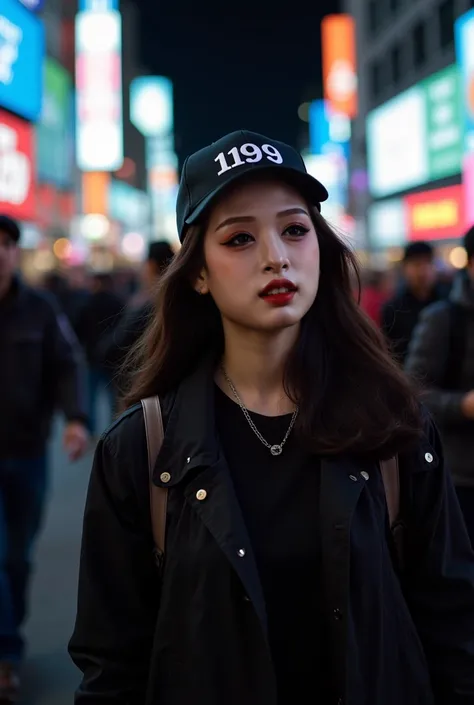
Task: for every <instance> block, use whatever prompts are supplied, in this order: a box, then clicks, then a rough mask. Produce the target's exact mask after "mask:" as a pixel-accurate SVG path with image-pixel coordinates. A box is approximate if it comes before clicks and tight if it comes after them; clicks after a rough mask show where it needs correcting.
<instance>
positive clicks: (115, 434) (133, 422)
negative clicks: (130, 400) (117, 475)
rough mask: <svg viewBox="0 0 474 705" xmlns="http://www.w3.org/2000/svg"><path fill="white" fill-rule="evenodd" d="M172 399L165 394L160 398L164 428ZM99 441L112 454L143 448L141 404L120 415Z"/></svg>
mask: <svg viewBox="0 0 474 705" xmlns="http://www.w3.org/2000/svg"><path fill="white" fill-rule="evenodd" d="M173 398H174V395H172V394H167V395H165V396H164V397H163V398H160V405H161V411H162V415H163V425H164V426H165V428H166V421H167V417H168V414H169V409H170V404H171V403H172V399H173ZM100 441H101V442H102V443H103V444H104V445H105V446H106V447H107V448H108V450H109V451H110V452H112V453H113V454H116V453H118V452H120V453H123V452H126V451H127V450H129V451H131V452H133V451H134V450H137V449H138V448H142V447H144V445H145V444H146V435H145V419H144V416H143V408H142V405H141V403H140V402H138V403H137V404H134V405H133V406H131V407H130V408H129V409H127V410H126V411H124V412H123V413H122V414H120V416H118V417H117V418H116V419H115V421H113V422H112V423H111V425H110V426H109V427H108V428H107V429H106V430H105V431H104V433H103V434H102V435H101V437H100Z"/></svg>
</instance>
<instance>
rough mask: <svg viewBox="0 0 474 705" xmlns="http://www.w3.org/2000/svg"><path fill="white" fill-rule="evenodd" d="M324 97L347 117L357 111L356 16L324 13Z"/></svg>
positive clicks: (333, 108) (332, 106)
mask: <svg viewBox="0 0 474 705" xmlns="http://www.w3.org/2000/svg"><path fill="white" fill-rule="evenodd" d="M321 43H322V60H323V87H324V97H325V99H326V100H327V102H328V104H329V106H330V108H331V109H332V110H333V111H334V112H336V113H342V114H343V115H347V117H349V118H355V117H356V115H357V108H358V100H357V65H356V30H355V20H354V18H353V17H351V16H350V15H346V14H340V15H327V16H326V17H324V19H323V21H322V22H321Z"/></svg>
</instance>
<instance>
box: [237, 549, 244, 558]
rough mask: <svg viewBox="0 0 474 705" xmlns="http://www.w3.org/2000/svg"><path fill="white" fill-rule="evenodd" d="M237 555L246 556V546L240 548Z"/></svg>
mask: <svg viewBox="0 0 474 705" xmlns="http://www.w3.org/2000/svg"><path fill="white" fill-rule="evenodd" d="M237 555H238V557H239V558H243V557H244V556H245V548H239V550H238V551H237Z"/></svg>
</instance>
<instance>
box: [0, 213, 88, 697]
mask: <svg viewBox="0 0 474 705" xmlns="http://www.w3.org/2000/svg"><path fill="white" fill-rule="evenodd" d="M19 240H20V229H19V227H18V224H17V223H16V222H15V221H13V220H12V219H11V218H9V217H8V216H5V215H0V390H1V391H0V409H1V423H0V702H1V703H5V702H6V703H8V702H13V701H15V700H16V698H17V697H18V692H19V679H18V667H19V665H20V663H21V660H22V656H23V651H24V643H23V638H22V636H21V633H20V630H21V627H22V624H23V621H24V618H25V614H26V597H27V587H28V578H29V575H30V566H31V560H32V556H33V549H34V545H35V540H36V537H37V534H38V531H39V529H40V525H41V520H42V516H43V510H44V506H45V499H46V495H47V486H48V470H47V464H48V463H47V452H46V446H47V440H48V436H49V433H50V427H51V419H52V416H53V413H54V411H55V410H56V408H60V409H61V410H62V411H63V412H64V414H65V416H66V421H67V423H66V427H65V431H64V446H65V449H66V451H67V452H68V454H69V457H70V458H71V459H72V460H75V459H77V458H79V457H80V456H81V455H83V453H84V452H85V450H86V447H87V440H88V439H87V432H86V427H85V421H86V416H85V411H86V410H85V404H84V399H83V386H84V385H83V377H82V375H81V363H80V355H79V346H78V343H77V340H76V339H75V337H74V334H73V333H72V331H71V329H70V327H69V325H68V322H67V320H66V319H65V317H64V315H61V314H60V313H59V312H58V310H57V309H56V307H55V303H54V301H53V300H52V299H51V297H50V296H49V295H47V294H45V293H42V292H38V291H34V290H33V289H31V288H30V287H29V286H27V285H26V284H25V283H24V282H23V281H22V280H21V277H20V276H19V275H18V274H16V269H17V261H18V254H19V248H18V243H19Z"/></svg>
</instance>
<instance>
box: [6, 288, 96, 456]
mask: <svg viewBox="0 0 474 705" xmlns="http://www.w3.org/2000/svg"><path fill="white" fill-rule="evenodd" d="M83 395H84V379H83V369H82V364H81V355H80V350H79V345H78V342H77V340H76V338H75V336H74V333H73V332H72V331H71V328H70V326H69V323H68V321H67V320H66V318H65V316H64V315H60V314H59V313H58V311H57V310H56V307H55V305H54V301H53V300H52V298H51V297H50V296H49V295H48V294H46V293H43V292H38V291H35V290H34V289H31V288H30V287H28V286H26V285H25V284H23V283H22V282H21V281H20V280H19V279H15V280H14V282H13V285H12V288H11V291H10V292H9V293H8V294H7V296H6V297H5V298H4V299H2V300H0V415H1V422H0V457H3V458H5V457H22V456H28V455H33V454H38V453H42V452H43V451H44V447H45V444H46V441H47V438H48V435H49V430H50V424H51V418H52V415H53V413H54V411H55V410H56V409H57V408H59V409H61V410H62V411H63V412H64V414H65V416H66V418H67V419H68V420H69V421H73V420H78V421H85V420H86V416H85V399H84V396H83Z"/></svg>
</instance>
